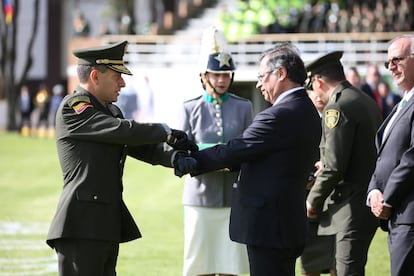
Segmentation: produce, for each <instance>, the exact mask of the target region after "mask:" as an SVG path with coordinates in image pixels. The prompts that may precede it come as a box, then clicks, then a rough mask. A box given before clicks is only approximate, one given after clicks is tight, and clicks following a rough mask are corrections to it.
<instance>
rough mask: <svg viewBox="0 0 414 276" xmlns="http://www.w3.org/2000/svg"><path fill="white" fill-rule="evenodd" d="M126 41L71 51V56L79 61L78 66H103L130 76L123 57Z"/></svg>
mask: <svg viewBox="0 0 414 276" xmlns="http://www.w3.org/2000/svg"><path fill="white" fill-rule="evenodd" d="M127 44H128V41H123V42H119V43H116V44H109V45H104V46H98V47H91V48H83V49H75V50H73V54H74V55H75V56H76V57H77V58H78V59H79V60H78V64H79V65H105V66H107V67H108V68H110V69H111V70H113V71H115V72H118V73H121V74H127V75H132V73H131V71H129V70H128V68H126V67H125V62H124V60H123V56H124V54H125V52H126V47H127Z"/></svg>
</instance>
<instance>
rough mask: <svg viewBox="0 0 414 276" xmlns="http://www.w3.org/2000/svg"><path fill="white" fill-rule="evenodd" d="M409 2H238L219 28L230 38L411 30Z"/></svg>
mask: <svg viewBox="0 0 414 276" xmlns="http://www.w3.org/2000/svg"><path fill="white" fill-rule="evenodd" d="M413 8H414V3H413V1H409V0H371V1H362V0H337V1H324V0H319V1H318V0H239V1H238V2H237V5H236V6H228V5H224V6H222V8H221V11H220V15H219V18H218V21H219V22H218V25H219V26H220V27H221V28H222V29H223V30H224V32H225V34H226V35H227V37H229V39H237V38H241V37H248V36H249V35H253V34H264V33H317V32H332V33H336V32H391V31H393V32H394V31H395V32H397V31H410V30H412V29H413V25H414V19H413V17H412V16H410V11H412V10H413Z"/></svg>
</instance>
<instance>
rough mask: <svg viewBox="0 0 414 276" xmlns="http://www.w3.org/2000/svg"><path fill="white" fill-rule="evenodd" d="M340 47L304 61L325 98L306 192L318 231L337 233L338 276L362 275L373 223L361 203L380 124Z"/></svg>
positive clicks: (316, 91)
mask: <svg viewBox="0 0 414 276" xmlns="http://www.w3.org/2000/svg"><path fill="white" fill-rule="evenodd" d="M342 54H343V53H342V52H333V53H330V54H328V55H326V56H323V57H321V58H319V59H318V60H316V61H314V62H312V63H310V64H309V65H308V66H307V71H308V77H309V83H310V85H311V89H313V90H314V92H315V93H317V94H318V95H319V96H320V97H325V98H329V102H328V104H327V106H326V107H325V109H324V112H323V114H322V138H321V143H320V155H321V163H322V168H321V172H320V173H319V175H318V176H317V178H316V182H315V185H314V186H313V187H312V189H311V190H310V193H309V195H308V197H307V207H308V216H309V217H311V218H312V217H313V218H315V217H318V218H319V219H320V225H319V232H318V234H320V235H332V234H335V235H336V270H337V275H339V276H342V275H364V267H365V264H366V261H367V253H368V248H369V245H370V242H371V240H372V238H373V236H374V234H375V231H376V229H377V226H378V221H377V220H376V218H375V217H374V216H373V215H372V214H370V212H369V208H367V206H366V202H365V201H366V190H367V186H368V183H369V180H370V177H371V174H372V172H373V170H374V166H375V159H376V150H375V144H374V137H375V133H376V130H377V129H378V127H379V125H380V123H381V114H380V112H379V111H378V108H377V106H376V104H375V102H374V101H373V100H372V99H371V98H369V96H367V95H365V93H363V92H362V91H360V90H359V89H357V88H355V87H353V86H352V85H351V84H350V83H349V82H348V81H346V79H345V75H344V71H343V66H342V64H341V62H340V58H341V57H342Z"/></svg>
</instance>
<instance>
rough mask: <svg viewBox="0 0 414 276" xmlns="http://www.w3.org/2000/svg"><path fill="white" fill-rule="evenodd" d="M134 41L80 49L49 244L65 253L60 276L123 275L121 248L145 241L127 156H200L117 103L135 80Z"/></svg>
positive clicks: (60, 142)
mask: <svg viewBox="0 0 414 276" xmlns="http://www.w3.org/2000/svg"><path fill="white" fill-rule="evenodd" d="M126 45H127V42H126V41H124V42H120V43H116V44H112V45H108V46H102V47H94V48H87V49H80V50H75V51H74V55H75V56H76V57H78V58H79V61H78V68H77V70H78V77H79V81H80V85H79V86H78V87H77V88H76V90H75V91H74V93H73V94H71V95H69V96H67V97H65V98H64V99H63V101H62V102H61V104H60V106H59V109H58V111H57V115H56V143H57V150H58V156H59V161H60V165H61V169H62V174H63V182H64V185H63V190H62V194H61V197H60V200H59V203H58V206H57V211H56V214H55V216H54V218H53V221H52V223H51V226H50V229H49V233H48V236H47V243H48V245H49V246H51V247H52V248H54V249H55V250H56V252H57V255H58V266H59V275H63V276H68V275H70V276H72V275H108V276H109V275H111V276H113V275H115V274H116V272H115V266H116V262H117V257H118V249H119V243H121V242H127V241H130V240H133V239H137V238H139V237H141V234H140V232H139V230H138V227H137V225H136V224H135V222H134V219H133V218H132V216H131V214H130V212H129V211H128V209H127V207H126V205H125V203H124V200H123V195H122V191H123V185H122V174H123V168H124V162H125V159H126V156H127V155H129V156H131V157H133V158H136V159H140V160H143V161H145V162H148V163H151V164H154V165H155V164H160V165H163V166H167V167H171V166H172V164H171V160H174V158H175V153H176V151H174V150H168V151H167V150H164V149H167V148H169V147H164V145H165V144H164V143H163V142H167V143H168V144H169V145H171V146H172V147H173V148H175V149H182V150H196V149H197V146H196V145H195V144H194V143H192V142H191V141H189V140H188V139H187V136H186V134H185V133H184V132H182V131H178V130H173V129H170V128H169V127H168V126H167V125H165V124H156V123H152V124H141V123H137V122H135V121H133V120H127V119H124V118H123V114H122V112H121V111H120V109H119V108H118V107H117V106H115V105H113V104H112V102H115V101H116V100H117V98H118V95H119V93H120V90H121V88H122V87H124V86H125V82H124V80H123V78H122V76H121V74H128V75H131V72H130V71H129V70H128V69H127V68H126V67H125V65H124V61H123V55H124V53H125V49H126Z"/></svg>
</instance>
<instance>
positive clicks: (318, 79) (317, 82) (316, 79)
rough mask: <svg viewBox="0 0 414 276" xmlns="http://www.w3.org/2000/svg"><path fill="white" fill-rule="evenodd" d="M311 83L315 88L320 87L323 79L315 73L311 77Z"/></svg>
mask: <svg viewBox="0 0 414 276" xmlns="http://www.w3.org/2000/svg"><path fill="white" fill-rule="evenodd" d="M313 85H316V87H317V88H319V89H321V88H322V85H323V79H322V78H321V77H319V76H317V75H315V76H314V77H313Z"/></svg>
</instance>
